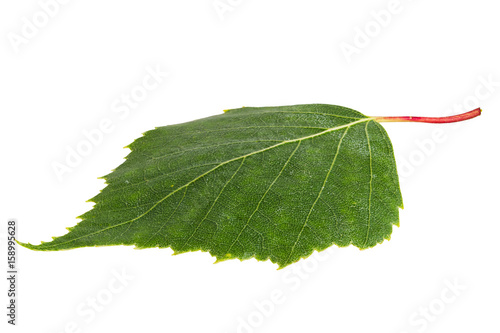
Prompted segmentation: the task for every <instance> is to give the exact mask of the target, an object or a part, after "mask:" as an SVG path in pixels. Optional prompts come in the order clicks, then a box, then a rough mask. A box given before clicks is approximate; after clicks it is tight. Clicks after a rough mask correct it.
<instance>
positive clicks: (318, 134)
mask: <svg viewBox="0 0 500 333" xmlns="http://www.w3.org/2000/svg"><path fill="white" fill-rule="evenodd" d="M371 120H374V118H371V117H367V118H363V119H360V120H357V121H354V122H352V123H349V124H344V125H341V126H337V127H332V128H329V129H327V130H325V131H322V132H319V133H315V134H311V135H308V136H305V137H301V138H297V139H291V140H285V141H282V142H280V143H277V144H275V145H273V146H269V147H267V148H263V149H260V150H257V151H254V152H251V153H248V154H246V155H242V156H238V157H235V158H232V159H230V160H227V161H224V162H222V163H220V164H218V165H217V166H215V167H214V168H212V169H210V170H208V171H206V172H205V173H203V174H201V175H199V176H198V177H196V178H194V179H193V180H191V181H190V182H188V183H186V184H185V185H183V186H180V187H178V188H176V189H175V190H174V191H172V192H170V193H169V194H167V195H166V196H165V197H163V198H162V199H160V200H159V201H157V202H156V203H155V204H154V205H153V206H151V208H150V209H148V210H147V211H145V212H144V213H142V214H141V215H139V216H137V217H135V218H133V219H131V220H128V221H124V222H121V223H118V224H115V225H112V226H109V227H107V228H104V229H101V230H98V231H95V232H92V233H89V234H87V235H83V236H80V237H77V238H73V239H70V240H68V241H66V242H62V243H56V244H52V245H50V246H46V247H45V248H50V247H54V246H60V245H63V244H67V243H71V242H74V241H76V240H79V239H82V238H85V237H89V236H93V235H96V234H99V233H101V232H105V231H107V230H110V229H113V228H117V227H120V226H122V225H125V224H128V223H132V222H135V221H137V220H139V219H140V218H142V217H144V216H145V215H147V214H148V213H149V212H150V211H152V210H153V209H154V208H156V206H158V205H159V204H160V203H162V202H163V201H165V200H166V199H168V198H169V197H170V196H172V195H174V194H175V193H177V192H178V191H180V190H182V189H184V188H186V187H188V186H190V185H191V184H193V183H195V182H196V181H198V180H199V179H201V178H203V177H205V176H206V175H208V174H210V173H212V172H213V171H215V170H217V169H218V168H220V167H222V166H224V165H226V164H229V163H231V162H234V161H237V160H239V159H242V158H247V157H250V156H253V155H256V154H260V153H263V152H266V151H268V150H271V149H274V148H277V147H280V146H283V145H285V144H288V143H293V142H299V141H304V140H308V139H312V138H315V137H318V136H321V135H325V134H328V133H331V132H334V131H338V130H340V129H343V128H349V127H352V126H354V125H356V124H360V123H364V122H368V121H371ZM82 222H83V221H82ZM80 223H81V222H80ZM61 237H63V236H61ZM56 240H57V238H56V239H54V241H56Z"/></svg>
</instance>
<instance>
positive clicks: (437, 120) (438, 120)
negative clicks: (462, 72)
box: [374, 108, 481, 124]
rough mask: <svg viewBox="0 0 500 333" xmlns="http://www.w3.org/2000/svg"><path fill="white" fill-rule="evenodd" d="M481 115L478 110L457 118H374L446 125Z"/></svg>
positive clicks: (387, 120)
mask: <svg viewBox="0 0 500 333" xmlns="http://www.w3.org/2000/svg"><path fill="white" fill-rule="evenodd" d="M479 115H481V109H480V108H477V109H475V110H472V111H469V112H466V113H462V114H457V115H455V116H448V117H412V116H403V117H374V118H375V120H376V121H378V122H418V123H435V124H446V123H456V122H458V121H464V120H468V119H472V118H475V117H477V116H479Z"/></svg>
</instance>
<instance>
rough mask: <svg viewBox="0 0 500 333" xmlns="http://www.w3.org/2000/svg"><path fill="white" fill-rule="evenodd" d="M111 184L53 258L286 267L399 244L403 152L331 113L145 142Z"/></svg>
mask: <svg viewBox="0 0 500 333" xmlns="http://www.w3.org/2000/svg"><path fill="white" fill-rule="evenodd" d="M129 148H130V149H131V153H130V154H129V155H128V156H127V158H126V161H125V162H124V163H123V164H122V165H120V166H119V167H118V168H116V170H114V171H113V172H112V173H110V174H108V175H106V176H105V177H103V178H104V179H105V180H106V183H107V186H106V187H105V188H104V189H103V190H102V191H101V193H99V194H98V195H96V196H95V197H94V198H92V199H91V200H90V201H93V202H95V205H94V207H93V209H92V210H90V211H88V212H87V213H85V214H83V215H82V216H80V218H81V219H82V221H81V222H80V223H78V224H77V225H76V226H74V227H72V228H68V230H69V232H68V233H67V234H65V235H63V236H61V237H56V238H54V239H53V240H52V241H51V242H42V243H41V244H40V245H31V244H24V243H21V244H22V245H24V246H26V247H28V248H31V249H34V250H42V251H53V250H65V249H72V248H78V247H86V246H105V245H135V246H136V247H137V248H150V247H160V248H166V247H170V248H172V249H173V250H174V252H175V253H176V254H177V253H183V252H189V251H198V250H202V251H207V252H210V254H212V255H213V256H215V257H216V258H217V261H222V260H226V259H232V258H239V259H241V260H244V259H249V258H252V257H254V258H256V259H258V260H268V259H270V260H271V261H272V262H273V263H277V264H278V265H279V267H280V268H282V267H285V266H287V265H289V264H291V263H293V262H296V261H298V260H299V259H300V258H304V257H307V256H309V255H311V254H312V252H313V251H314V250H317V251H321V250H324V249H326V248H328V247H329V246H331V245H332V244H336V245H338V246H347V245H349V244H353V245H354V246H356V247H358V248H360V249H364V248H368V247H373V246H375V245H376V244H378V243H381V242H383V241H384V239H390V235H391V232H392V225H393V224H395V225H399V208H400V207H401V208H402V207H403V203H402V198H401V193H400V189H399V181H398V175H397V171H396V164H395V160H394V153H393V149H392V144H391V142H390V140H389V137H388V136H387V133H386V132H385V130H384V128H383V127H382V126H381V125H380V124H379V123H377V122H376V121H375V120H374V118H370V117H367V116H364V115H363V114H361V113H359V112H357V111H354V110H352V109H348V108H344V107H340V106H334V105H324V104H309V105H295V106H282V107H260V108H253V107H244V108H241V109H233V110H228V111H226V112H225V113H224V114H221V115H217V116H213V117H209V118H204V119H200V120H196V121H192V122H188V123H184V124H178V125H170V126H165V127H158V128H156V129H154V130H151V131H148V132H146V133H144V135H143V136H142V137H140V138H139V139H137V140H135V141H134V142H133V143H132V144H131V145H130V146H129Z"/></svg>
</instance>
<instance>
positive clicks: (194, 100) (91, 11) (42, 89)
mask: <svg viewBox="0 0 500 333" xmlns="http://www.w3.org/2000/svg"><path fill="white" fill-rule="evenodd" d="M47 2H49V1H48V0H42V1H41V3H47ZM61 3H62V0H61ZM220 3H222V5H223V4H226V6H230V9H231V10H227V11H225V12H223V13H221V12H218V11H217V10H216V9H215V7H214V2H213V0H205V1H154V0H145V1H123V0H121V1H118V0H114V1H104V2H103V1H95V0H90V1H76V0H75V1H69V2H68V3H66V4H60V5H59V8H58V9H57V11H56V10H55V9H54V7H52V10H53V13H52V14H53V15H52V16H51V17H49V19H48V20H47V22H44V21H43V18H44V15H45V14H43V12H42V14H40V12H41V11H42V8H41V5H40V3H39V2H37V1H34V0H33V1H27V0H23V1H15V2H13V1H9V2H7V1H3V2H2V4H1V5H0V29H1V32H0V34H1V37H2V39H1V42H0V52H1V53H0V57H1V61H0V89H1V98H0V110H1V121H0V126H1V127H0V135H1V147H2V154H1V155H2V159H1V165H0V167H1V172H0V177H1V178H0V179H1V189H0V200H1V201H0V203H1V207H2V209H1V212H0V221H2V229H1V233H2V236H3V238H2V249H1V252H0V254H1V257H0V258H2V259H1V260H2V261H3V262H4V263H2V264H1V265H0V266H1V267H5V261H6V260H5V258H6V253H5V232H6V222H7V220H8V219H9V218H16V219H18V221H19V235H18V236H19V239H20V240H21V241H25V242H31V243H34V244H37V243H38V242H39V241H41V240H45V241H49V240H50V239H51V238H50V237H51V236H59V235H62V234H64V233H65V232H66V230H65V227H69V226H72V225H74V224H76V223H77V221H78V220H76V219H75V217H76V216H78V215H80V214H82V213H84V212H85V211H87V210H89V209H91V208H92V204H91V203H88V202H86V200H87V199H89V198H91V197H93V196H94V195H95V194H97V193H98V192H99V190H100V189H102V188H103V187H104V181H103V180H101V179H97V177H99V176H103V175H105V174H107V173H109V172H110V171H111V170H112V169H113V168H114V167H116V166H118V165H119V164H120V163H121V162H122V161H123V158H124V157H125V156H126V155H127V153H128V149H123V147H124V146H126V145H127V144H129V143H130V142H132V141H133V140H134V139H135V138H137V137H139V136H140V135H141V133H142V132H144V131H147V130H150V129H152V128H154V127H155V126H163V125H168V124H174V123H179V122H184V121H189V120H194V119H198V118H201V117H205V116H211V115H215V114H219V113H221V112H222V110H223V109H228V108H237V107H241V106H274V105H287V104H302V103H329V104H338V105H343V106H347V107H351V108H354V109H356V110H359V111H361V112H363V113H365V114H367V115H372V116H382V115H384V116H396V115H426V116H443V115H447V114H451V113H454V112H455V111H454V108H455V110H456V112H463V111H468V110H470V109H473V108H474V107H476V106H481V107H482V109H483V111H484V112H483V115H482V116H481V117H479V118H476V119H473V120H470V121H468V122H464V123H461V124H460V126H458V127H457V126H455V125H452V124H445V125H432V124H409V123H391V124H384V126H385V128H386V129H387V131H388V132H389V135H390V137H391V140H392V142H393V145H394V149H395V152H396V155H397V160H398V168H399V172H400V176H401V182H402V185H401V187H402V193H403V198H404V204H405V209H404V210H402V211H401V216H400V222H401V227H400V228H396V227H395V228H394V231H393V236H392V240H391V241H388V242H387V241H386V242H384V243H383V244H382V245H378V246H377V247H375V248H374V249H370V250H365V251H360V250H358V249H357V248H353V247H349V248H342V249H338V248H335V247H332V248H331V250H330V251H327V252H323V253H321V254H320V255H317V254H315V255H313V256H312V257H310V258H308V259H306V260H301V261H300V262H299V263H297V264H294V265H291V266H289V267H287V268H286V269H283V270H276V268H277V266H276V265H273V264H272V263H271V262H257V261H255V260H247V261H245V262H240V261H238V260H233V261H226V262H223V263H220V264H216V265H213V264H212V263H213V261H214V259H213V258H212V257H211V256H210V255H209V254H208V253H200V252H198V253H189V254H183V255H179V256H171V254H172V251H171V250H170V249H163V250H159V249H148V250H140V251H139V250H134V249H133V247H122V246H118V247H104V248H82V249H76V250H71V251H62V252H34V251H30V250H27V249H24V248H20V247H19V248H18V253H19V265H20V279H19V285H18V289H19V298H18V302H19V308H18V316H19V317H18V326H16V327H11V326H10V325H7V324H6V320H7V318H6V316H5V313H6V309H5V306H6V302H7V297H6V293H7V285H6V281H5V279H4V278H2V283H1V284H0V288H2V289H1V290H0V295H2V296H1V301H0V303H1V308H2V309H3V310H2V311H1V316H0V318H2V319H1V321H2V323H1V327H2V332H5V330H4V329H5V327H7V328H8V332H110V331H114V332H132V331H150V332H304V331H311V332H367V331H370V332H384V333H387V332H395V333H400V332H408V333H413V332H472V331H485V332H494V331H495V332H497V331H498V330H499V329H500V323H499V322H498V313H499V310H500V305H499V304H500V303H499V302H498V300H499V297H500V287H499V282H498V281H500V272H499V270H498V262H499V246H498V244H499V242H500V241H499V234H500V221H499V217H498V205H499V199H500V196H499V194H498V193H499V192H498V188H499V186H500V182H499V178H498V170H499V165H498V133H497V128H498V122H499V115H498V110H499V104H500V99H499V95H500V84H499V82H500V71H499V59H500V47H499V43H498V32H499V31H500V20H499V19H498V12H499V9H500V8H499V7H498V5H496V3H495V2H492V1H486V0H482V1H480V0H476V1H461V2H458V1H451V0H447V1H439V2H436V1H429V0H427V1H424V0H421V1H409V0H401V1H400V3H399V7H397V10H396V11H394V10H393V14H391V17H390V20H389V19H388V18H387V16H385V17H384V16H383V15H382V17H383V18H384V20H385V21H381V22H382V23H383V24H381V23H377V21H376V20H375V16H376V15H375V16H373V14H372V12H375V13H380V12H381V11H384V10H387V9H388V8H391V9H393V7H391V6H392V5H390V1H388V0H383V1H382V0H377V1H367V0H363V1H347V0H339V1H319V0H312V1H292V0H286V1H285V0H281V1H251V0H242V1H236V0H232V1H229V0H223V1H220ZM222 5H221V6H222ZM226 9H227V8H226ZM34 16H35V19H34V18H33V17H34ZM379 16H380V15H379ZM45 17H48V16H47V15H45ZM23 18H26V19H23ZM36 19H38V20H39V21H36V23H37V24H38V25H39V26H40V27H39V28H36V29H37V31H35V32H33V31H31V34H29V33H28V32H29V29H28V28H27V27H26V25H27V24H28V23H26V22H33V21H34V20H36ZM389 21H390V22H389ZM382 25H383V26H382ZM365 29H369V33H370V34H371V37H368V38H364V39H363V37H362V36H361V35H360V33H359V31H360V30H361V31H362V30H365ZM370 29H371V30H370ZM23 33H24V34H25V35H23ZM26 33H28V34H27V35H26ZM23 38H24V39H23ZM367 39H368V40H367ZM19 40H22V42H19ZM14 41H18V43H20V44H16V42H14ZM347 44H349V45H351V46H352V47H356V48H357V51H356V52H357V53H355V54H352V55H351V56H350V57H346V55H345V54H344V53H343V51H342V47H344V48H345V47H346V45H347ZM365 44H366V45H365ZM356 45H357V46H356ZM349 60H350V61H349ZM146 68H151V69H155V68H160V69H161V71H164V72H168V73H169V75H168V77H167V78H164V80H163V82H162V83H161V84H159V85H158V87H157V88H156V89H154V90H153V91H150V92H148V95H147V97H146V98H145V99H144V101H142V102H140V103H139V104H138V106H137V107H136V108H134V109H130V113H129V114H128V115H125V114H124V113H116V112H114V111H113V110H114V108H113V105H115V106H116V104H114V103H117V102H116V101H117V100H118V101H119V100H120V98H121V96H122V94H130V93H131V91H132V90H133V89H138V88H137V86H140V85H141V83H142V80H143V79H144V78H145V77H146V76H147V75H148V72H147V70H146ZM487 80H490V81H492V82H493V83H492V84H491V83H490V84H485V83H484V82H485V81H487ZM464 104H465V105H464ZM466 109H467V110H466ZM120 116H122V117H121V118H120ZM103 119H109V120H110V121H111V122H112V124H113V128H112V130H110V131H108V132H109V133H106V134H105V135H104V137H103V139H102V140H101V142H99V143H98V144H95V145H93V146H92V151H91V152H90V153H89V154H88V155H87V156H84V157H83V158H82V160H81V161H80V162H79V164H78V165H77V166H75V167H72V168H71V172H67V173H65V174H64V175H63V176H62V179H61V180H59V179H58V177H57V175H56V173H55V172H54V169H53V165H54V163H55V162H58V163H65V159H66V157H67V154H68V151H67V149H68V147H69V148H70V149H76V147H77V146H78V145H79V144H80V145H81V144H82V142H83V141H85V140H86V138H85V136H84V134H83V131H92V130H95V129H96V128H98V127H99V124H100V122H101V121H102V120H103ZM2 270H3V271H5V270H4V269H2ZM123 271H125V272H126V274H127V275H129V276H132V277H133V278H131V279H130V280H128V281H127V282H126V283H124V284H126V285H123V284H120V283H119V282H117V281H115V278H114V276H115V275H114V274H121V273H122V272H123ZM2 276H4V275H3V273H2ZM450 284H458V285H460V287H459V289H458V290H451V289H450V287H449V285H450ZM110 285H111V289H113V291H114V292H112V291H111V290H110V289H109V288H110ZM122 287H123V288H122ZM462 288H465V289H462ZM276 295H280V297H277V296H276ZM92 298H96V299H97V301H96V302H97V308H98V309H99V310H100V311H97V310H92V307H90V305H89V304H90V303H88V302H91V299H92ZM272 301H274V302H276V303H274V304H273V305H270V302H272ZM100 303H106V304H100ZM256 304H257V305H256ZM258 304H260V305H258ZM426 309H427V310H426ZM79 311H80V312H79ZM82 311H83V313H82ZM419 311H420V312H419ZM425 311H428V313H429V315H427V317H426V316H425V315H424V314H423V313H424V312H425ZM82 314H83V315H82Z"/></svg>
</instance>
